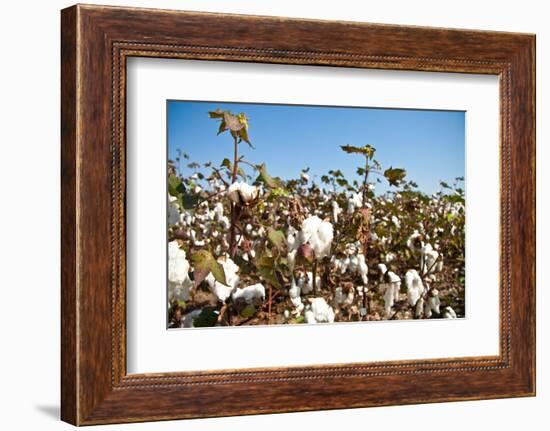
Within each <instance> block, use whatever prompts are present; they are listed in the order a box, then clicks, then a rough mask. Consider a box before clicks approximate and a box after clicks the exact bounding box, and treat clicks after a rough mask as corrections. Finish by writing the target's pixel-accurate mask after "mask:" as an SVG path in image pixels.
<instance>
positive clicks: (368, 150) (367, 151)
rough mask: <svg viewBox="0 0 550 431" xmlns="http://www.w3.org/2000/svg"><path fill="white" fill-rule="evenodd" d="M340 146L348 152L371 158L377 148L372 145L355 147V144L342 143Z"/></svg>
mask: <svg viewBox="0 0 550 431" xmlns="http://www.w3.org/2000/svg"><path fill="white" fill-rule="evenodd" d="M340 148H342V150H344V151H345V152H346V153H348V154H363V155H365V156H366V157H368V158H369V159H372V158H373V156H374V152H375V151H376V149H375V148H374V147H371V146H370V145H364V146H362V147H354V146H353V145H341V146H340Z"/></svg>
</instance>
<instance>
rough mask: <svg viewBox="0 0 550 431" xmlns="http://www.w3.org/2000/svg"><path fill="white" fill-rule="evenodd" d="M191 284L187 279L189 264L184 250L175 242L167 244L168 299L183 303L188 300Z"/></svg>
mask: <svg viewBox="0 0 550 431" xmlns="http://www.w3.org/2000/svg"><path fill="white" fill-rule="evenodd" d="M192 288H193V282H192V281H191V279H190V278H189V262H188V261H187V259H186V256H185V250H182V249H181V248H180V247H179V244H178V242H177V241H170V242H169V243H168V295H169V297H170V298H173V299H179V300H183V301H187V300H189V294H190V290H191V289H192Z"/></svg>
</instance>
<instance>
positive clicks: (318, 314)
mask: <svg viewBox="0 0 550 431" xmlns="http://www.w3.org/2000/svg"><path fill="white" fill-rule="evenodd" d="M309 302H310V304H311V305H309V306H308V309H307V310H306V313H305V320H306V322H307V323H309V324H313V323H333V322H334V310H333V309H332V307H331V306H330V305H328V304H327V302H326V301H325V299H324V298H310V299H309Z"/></svg>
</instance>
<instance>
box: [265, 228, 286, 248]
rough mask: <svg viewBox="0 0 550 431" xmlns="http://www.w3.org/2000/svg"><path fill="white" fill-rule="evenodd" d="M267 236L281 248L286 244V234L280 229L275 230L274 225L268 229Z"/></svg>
mask: <svg viewBox="0 0 550 431" xmlns="http://www.w3.org/2000/svg"><path fill="white" fill-rule="evenodd" d="M267 238H268V239H269V241H270V242H271V244H273V245H274V246H275V247H277V248H278V249H279V250H281V249H282V248H283V247H284V246H285V245H286V238H285V234H284V233H283V232H282V231H280V230H275V229H273V228H272V227H269V228H268V229H267Z"/></svg>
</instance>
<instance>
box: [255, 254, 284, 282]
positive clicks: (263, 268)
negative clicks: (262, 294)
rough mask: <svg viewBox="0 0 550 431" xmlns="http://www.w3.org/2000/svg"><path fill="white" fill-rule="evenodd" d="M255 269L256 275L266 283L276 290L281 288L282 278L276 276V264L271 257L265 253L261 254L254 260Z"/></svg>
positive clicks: (278, 275)
mask: <svg viewBox="0 0 550 431" xmlns="http://www.w3.org/2000/svg"><path fill="white" fill-rule="evenodd" d="M256 269H257V270H258V274H260V277H262V278H263V279H264V280H265V281H266V282H267V283H269V284H271V285H272V286H274V287H276V288H281V287H282V285H281V279H282V276H281V275H280V274H277V272H278V271H277V270H276V262H275V258H274V257H273V256H269V255H268V254H267V253H263V254H261V255H260V256H258V258H257V259H256Z"/></svg>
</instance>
